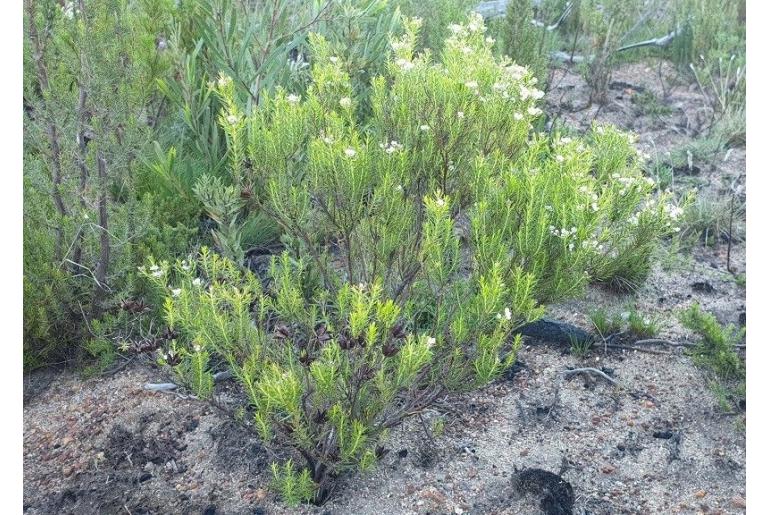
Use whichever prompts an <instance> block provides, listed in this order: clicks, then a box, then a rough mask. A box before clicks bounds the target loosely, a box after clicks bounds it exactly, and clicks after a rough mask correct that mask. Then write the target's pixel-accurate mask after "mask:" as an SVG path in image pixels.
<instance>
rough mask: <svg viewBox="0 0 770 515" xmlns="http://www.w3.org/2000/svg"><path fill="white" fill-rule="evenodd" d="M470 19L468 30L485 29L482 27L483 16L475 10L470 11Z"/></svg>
mask: <svg viewBox="0 0 770 515" xmlns="http://www.w3.org/2000/svg"><path fill="white" fill-rule="evenodd" d="M470 18H471V20H470V21H469V22H468V30H470V31H471V32H478V31H480V30H481V31H483V30H484V29H485V27H484V18H483V17H482V16H481V15H480V14H479V13H477V12H473V13H471V16H470Z"/></svg>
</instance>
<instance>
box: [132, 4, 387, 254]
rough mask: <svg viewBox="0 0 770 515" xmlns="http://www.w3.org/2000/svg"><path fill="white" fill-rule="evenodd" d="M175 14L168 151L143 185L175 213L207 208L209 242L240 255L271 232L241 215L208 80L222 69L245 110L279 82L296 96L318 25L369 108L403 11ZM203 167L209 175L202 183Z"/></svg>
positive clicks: (251, 7)
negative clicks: (370, 91) (214, 226)
mask: <svg viewBox="0 0 770 515" xmlns="http://www.w3.org/2000/svg"><path fill="white" fill-rule="evenodd" d="M175 18H176V19H178V20H179V25H178V30H176V31H175V32H174V33H173V34H172V36H171V37H170V39H169V42H168V44H169V52H170V55H171V60H172V66H173V69H174V80H171V79H170V78H167V79H163V80H161V81H160V83H159V85H160V89H161V91H163V93H164V95H165V97H166V99H168V101H169V103H170V105H171V112H170V113H169V115H170V116H169V120H168V124H167V125H168V126H167V127H164V129H166V130H164V131H163V133H162V134H161V139H162V141H163V142H164V144H165V145H166V146H170V145H173V146H172V148H171V149H170V150H169V154H168V155H165V154H164V153H162V152H161V153H159V154H158V155H157V157H155V158H154V159H153V160H152V162H151V163H152V166H153V168H155V169H156V170H154V171H156V172H158V173H152V174H148V175H147V176H146V177H145V179H146V180H145V181H144V182H143V183H142V184H141V188H140V192H155V191H159V192H160V195H159V196H161V197H162V198H163V200H164V201H165V202H167V203H169V204H173V205H174V208H175V209H176V210H177V211H178V212H180V211H181V212H184V211H185V210H186V211H190V210H195V214H194V217H197V216H198V215H200V214H201V213H204V212H205V213H206V214H207V215H208V216H209V217H211V218H212V219H213V220H214V221H215V222H216V224H217V229H215V230H214V232H213V234H212V237H213V240H214V241H213V243H215V244H216V245H217V247H218V248H219V249H220V250H221V251H222V252H225V253H226V254H227V255H228V256H229V257H231V258H232V259H235V260H236V261H238V262H241V261H242V260H243V256H244V254H245V253H246V252H248V250H249V249H250V248H251V247H258V246H265V245H267V244H268V243H270V242H271V241H272V240H274V239H275V238H276V237H277V234H276V227H275V225H274V224H272V223H270V222H269V221H268V220H266V219H264V218H262V217H258V216H257V217H246V216H245V212H244V210H243V205H244V204H246V203H248V199H247V198H246V197H247V196H248V191H244V190H241V189H239V186H240V185H239V184H238V183H237V181H236V182H234V181H233V177H234V176H233V174H232V172H234V171H236V170H235V169H234V168H233V167H232V163H231V161H230V158H229V156H228V152H232V151H233V149H234V147H235V145H234V144H233V142H231V141H230V142H229V138H231V137H232V132H231V131H228V127H230V124H229V123H227V121H226V120H224V119H223V117H221V116H219V115H220V110H221V109H222V108H224V109H225V110H228V107H227V100H226V99H223V98H222V96H221V95H217V94H216V92H217V88H216V87H214V84H215V82H216V81H217V80H218V79H219V75H220V73H225V74H226V75H227V81H228V83H227V84H228V86H227V87H228V91H229V93H228V95H229V96H230V97H231V98H232V99H233V100H232V101H236V102H237V103H238V104H239V105H242V106H244V111H245V112H246V113H250V112H251V111H252V109H254V108H256V107H257V106H258V105H259V104H260V103H261V101H262V98H263V97H262V94H263V93H266V94H271V93H272V92H273V91H274V90H275V88H279V87H280V88H284V89H289V90H292V91H297V92H300V93H301V92H302V91H303V90H304V89H305V87H306V85H307V82H308V78H309V73H308V66H309V64H308V59H309V55H308V44H309V42H308V37H309V36H308V35H309V32H310V31H311V30H315V31H317V32H319V33H321V34H324V35H325V36H326V37H327V39H328V40H329V44H330V45H331V46H332V47H333V48H334V50H335V57H336V58H338V59H339V65H340V66H341V67H342V68H344V69H346V70H348V73H349V75H350V76H351V77H352V79H351V82H352V88H353V92H352V93H351V96H352V97H353V98H354V99H355V100H356V105H357V106H359V107H360V109H361V111H362V112H366V110H367V109H368V107H367V98H368V95H367V92H368V86H369V83H370V80H371V77H372V76H373V75H375V74H378V73H381V72H382V70H383V67H384V63H385V61H386V58H387V55H388V52H387V50H388V36H389V34H390V32H391V31H394V30H397V29H398V20H399V17H398V15H397V11H396V10H394V9H392V8H391V7H389V5H388V4H387V2H382V1H381V0H351V1H346V2H326V3H317V4H316V3H312V2H303V1H299V0H281V1H279V2H273V3H271V4H270V5H268V6H266V5H264V4H263V3H253V2H241V1H230V0H187V1H185V2H182V5H180V7H179V8H178V9H177V11H176V13H175ZM236 48H237V49H238V52H234V51H233V49H236ZM228 142H229V143H228ZM172 152H173V156H172V155H171V153H172ZM228 172H231V173H228ZM203 174H207V175H209V176H210V177H209V178H208V179H207V180H206V181H203V182H199V181H198V179H200V177H201V176H202V175H203ZM220 181H221V183H222V184H215V185H214V186H215V187H214V188H208V187H207V184H208V183H209V182H215V183H217V182H220ZM196 184H197V188H196ZM222 186H226V187H227V188H223V187H222ZM228 188H229V189H228ZM242 195H243V197H242ZM206 232H208V231H206Z"/></svg>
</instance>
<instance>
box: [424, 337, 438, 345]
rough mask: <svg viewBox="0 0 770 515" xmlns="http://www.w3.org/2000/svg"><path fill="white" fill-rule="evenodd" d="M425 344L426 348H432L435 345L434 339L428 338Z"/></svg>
mask: <svg viewBox="0 0 770 515" xmlns="http://www.w3.org/2000/svg"><path fill="white" fill-rule="evenodd" d="M425 343H427V344H428V347H433V346H434V345H436V339H435V338H434V337H432V336H428V338H427V339H426V340H425Z"/></svg>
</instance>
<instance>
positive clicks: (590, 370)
mask: <svg viewBox="0 0 770 515" xmlns="http://www.w3.org/2000/svg"><path fill="white" fill-rule="evenodd" d="M561 374H562V375H563V376H564V377H570V376H573V375H577V374H594V375H597V376H599V377H601V378H602V379H605V380H606V381H608V382H609V383H610V384H612V385H613V386H617V387H618V388H622V389H624V390H626V391H627V392H628V393H629V394H630V395H631V396H632V397H634V398H641V397H644V398H646V399H649V400H651V401H654V402H658V400H657V399H656V398H655V397H653V396H652V395H650V394H649V393H644V392H638V391H633V390H631V389H629V388H626V387H625V386H623V385H621V384H620V383H619V382H618V381H616V380H615V379H613V378H611V377H610V376H608V375H607V374H605V373H604V372H602V371H601V370H599V369H598V368H591V367H587V368H573V369H570V370H565V371H563V372H562V373H561Z"/></svg>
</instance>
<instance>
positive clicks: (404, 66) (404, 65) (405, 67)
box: [396, 57, 414, 72]
mask: <svg viewBox="0 0 770 515" xmlns="http://www.w3.org/2000/svg"><path fill="white" fill-rule="evenodd" d="M396 66H398V67H399V68H401V70H402V71H405V72H408V71H409V70H411V69H412V68H414V63H413V62H412V61H410V60H408V59H404V58H403V57H399V58H398V59H396Z"/></svg>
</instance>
